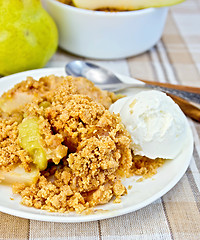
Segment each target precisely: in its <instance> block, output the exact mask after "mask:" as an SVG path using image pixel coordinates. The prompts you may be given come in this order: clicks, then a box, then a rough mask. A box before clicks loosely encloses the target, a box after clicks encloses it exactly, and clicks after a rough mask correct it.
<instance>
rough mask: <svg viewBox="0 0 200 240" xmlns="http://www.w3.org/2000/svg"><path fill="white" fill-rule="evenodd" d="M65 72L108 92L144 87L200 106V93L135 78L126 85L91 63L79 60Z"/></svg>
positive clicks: (109, 72)
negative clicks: (148, 82) (83, 78)
mask: <svg viewBox="0 0 200 240" xmlns="http://www.w3.org/2000/svg"><path fill="white" fill-rule="evenodd" d="M65 71H66V73H67V74H69V75H72V76H76V77H78V76H79V77H85V78H87V79H89V80H90V81H92V82H93V83H94V84H96V85H98V86H99V87H100V88H101V89H104V90H108V91H113V92H116V91H119V90H122V89H126V88H131V87H140V88H141V87H144V88H151V89H156V90H159V91H163V92H165V93H170V94H173V95H176V96H179V97H181V98H183V99H185V100H188V101H192V102H195V103H199V104H200V94H199V93H194V92H189V91H183V90H179V89H173V88H169V87H163V86H157V85H153V84H146V83H144V82H141V81H139V80H137V79H134V78H131V79H132V81H133V82H135V83H133V84H130V83H124V82H122V81H121V80H120V79H119V77H118V76H117V75H115V74H114V73H112V72H111V71H109V70H107V69H105V68H102V67H100V66H97V65H95V64H93V63H90V62H85V61H78V60H77V61H72V62H69V63H68V64H67V65H66V66H65ZM138 82H139V83H140V84H139V85H138Z"/></svg>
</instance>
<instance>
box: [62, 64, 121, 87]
mask: <svg viewBox="0 0 200 240" xmlns="http://www.w3.org/2000/svg"><path fill="white" fill-rule="evenodd" d="M65 71H66V73H67V74H69V75H72V76H76V77H85V78H87V79H88V80H90V81H92V82H93V83H95V84H97V85H104V84H119V83H120V84H121V83H122V81H121V80H120V79H119V78H118V77H117V76H116V75H114V74H113V73H112V72H111V71H109V70H107V69H105V68H103V67H99V66H97V65H95V64H93V63H90V62H84V61H79V60H76V61H72V62H69V63H68V64H67V65H66V66H65Z"/></svg>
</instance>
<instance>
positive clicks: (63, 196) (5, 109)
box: [0, 75, 164, 213]
mask: <svg viewBox="0 0 200 240" xmlns="http://www.w3.org/2000/svg"><path fill="white" fill-rule="evenodd" d="M119 97H121V96H118V95H115V94H114V93H110V92H107V91H102V90H100V89H99V88H97V87H95V86H94V84H93V83H91V82H90V81H89V80H87V79H85V78H74V77H71V76H68V77H57V76H54V75H51V76H47V77H42V78H40V80H39V81H36V80H34V79H33V78H31V77H28V78H27V80H26V81H22V82H21V83H19V84H17V85H15V86H14V87H13V88H12V89H11V90H9V91H8V92H6V93H4V94H3V95H2V96H1V98H0V176H1V181H2V183H3V182H6V183H7V184H9V185H12V186H13V192H14V193H18V194H20V195H21V197H22V204H24V205H26V206H29V207H35V208H38V209H44V210H47V211H52V212H63V213H64V212H69V211H76V212H77V213H82V212H88V213H90V212H92V211H90V210H89V209H92V208H93V207H95V206H97V205H101V204H106V203H108V202H109V201H111V199H113V200H114V202H115V203H119V202H120V201H121V196H123V195H125V194H127V189H126V188H125V186H124V185H123V183H122V180H123V179H124V178H127V177H130V176H133V175H140V176H143V178H146V177H151V176H153V175H154V174H156V171H157V168H158V167H160V166H161V165H162V164H163V162H164V160H162V159H156V160H151V159H148V158H146V157H141V156H134V155H133V153H132V150H131V148H130V144H131V137H130V134H129V133H128V131H127V130H126V128H125V126H124V125H123V124H122V122H121V119H120V117H119V115H116V114H111V113H110V112H109V110H108V108H109V106H110V105H111V104H112V103H113V102H115V101H116V100H117V99H118V98H119Z"/></svg>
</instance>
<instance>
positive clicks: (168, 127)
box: [109, 90, 187, 159]
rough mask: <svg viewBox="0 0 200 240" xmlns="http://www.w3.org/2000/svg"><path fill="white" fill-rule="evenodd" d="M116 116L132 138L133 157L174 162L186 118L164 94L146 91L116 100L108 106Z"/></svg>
mask: <svg viewBox="0 0 200 240" xmlns="http://www.w3.org/2000/svg"><path fill="white" fill-rule="evenodd" d="M109 110H110V111H111V112H114V113H119V114H120V116H121V119H122V122H123V124H124V125H125V126H126V129H127V130H128V132H129V133H130V135H131V137H132V142H133V144H132V148H133V151H134V154H138V155H142V156H146V157H148V158H152V159H155V158H165V159H174V158H175V157H176V156H177V155H178V154H179V153H180V152H181V150H182V149H183V146H184V144H185V141H186V139H187V131H186V129H187V128H186V126H187V119H186V117H185V115H184V114H183V112H182V111H181V109H180V108H179V106H178V105H177V104H176V103H175V102H174V101H173V100H172V99H171V98H170V97H168V96H167V95H166V94H165V93H162V92H159V91H156V90H149V91H142V92H139V93H138V94H136V95H135V96H131V97H125V98H122V99H119V100H117V101H116V102H115V103H114V104H112V105H111V106H110V109H109Z"/></svg>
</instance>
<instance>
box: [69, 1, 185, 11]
mask: <svg viewBox="0 0 200 240" xmlns="http://www.w3.org/2000/svg"><path fill="white" fill-rule="evenodd" d="M183 1H184V0H73V4H74V6H76V7H78V8H84V9H90V10H96V9H103V8H111V9H116V10H139V9H143V8H151V7H165V6H171V5H175V4H178V3H181V2H183Z"/></svg>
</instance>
